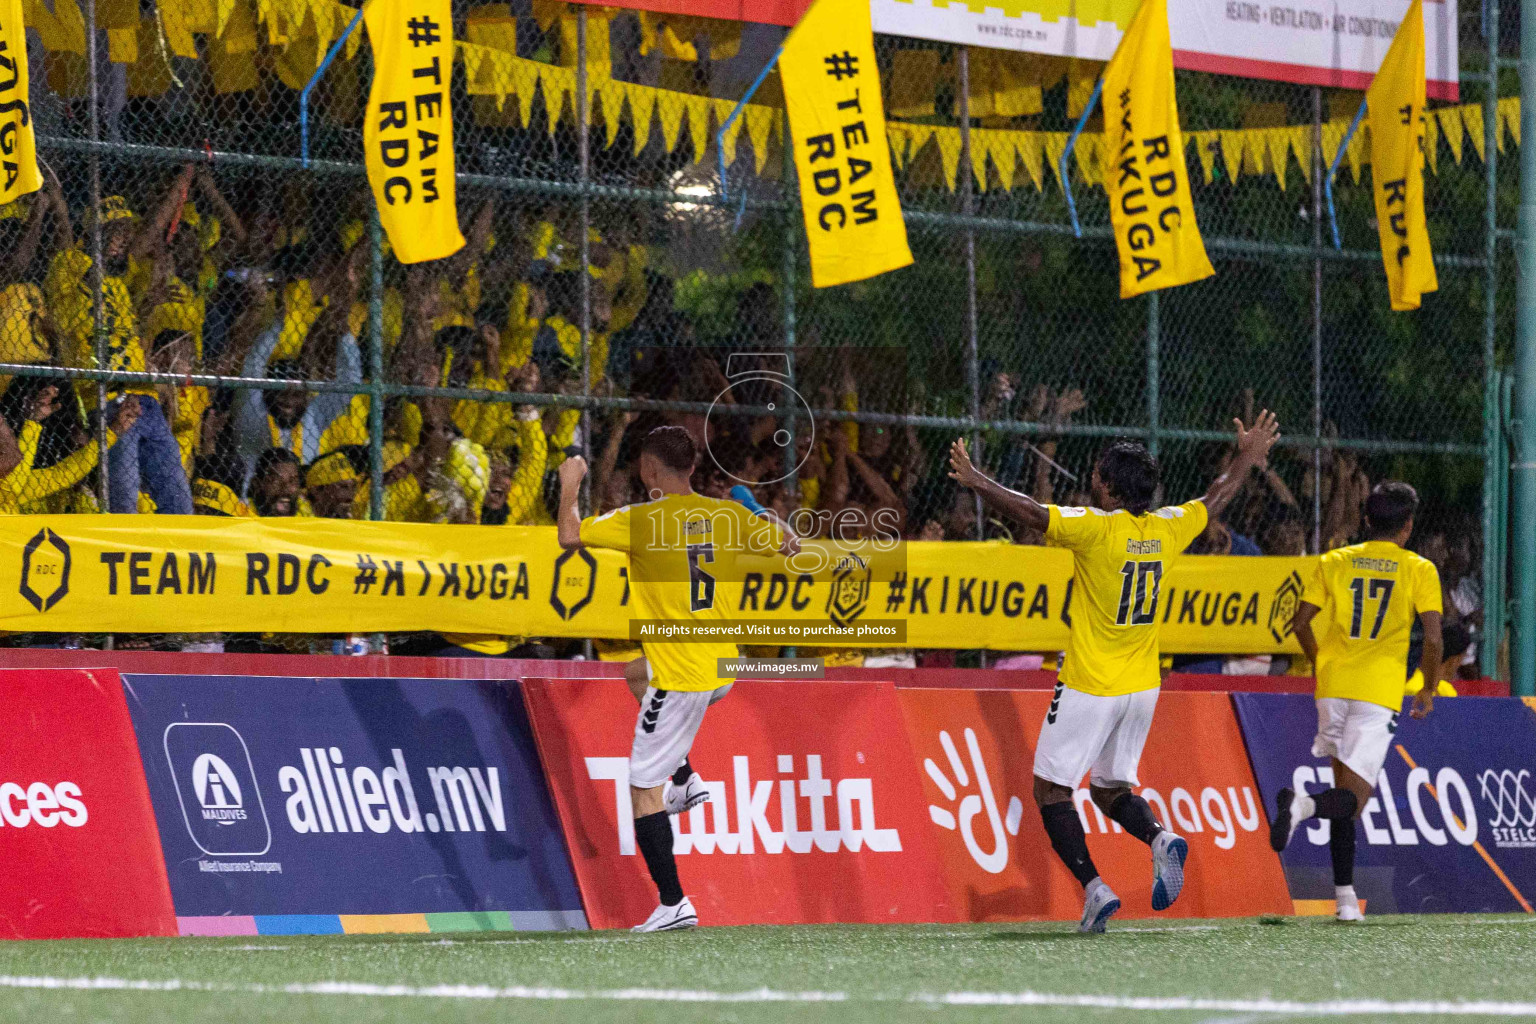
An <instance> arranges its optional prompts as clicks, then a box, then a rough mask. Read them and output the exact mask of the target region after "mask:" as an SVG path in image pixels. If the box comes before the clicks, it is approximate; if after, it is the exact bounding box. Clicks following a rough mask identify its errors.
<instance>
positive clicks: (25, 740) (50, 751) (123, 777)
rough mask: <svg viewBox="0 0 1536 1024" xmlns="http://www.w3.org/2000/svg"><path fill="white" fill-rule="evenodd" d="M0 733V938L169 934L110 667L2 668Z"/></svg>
mask: <svg viewBox="0 0 1536 1024" xmlns="http://www.w3.org/2000/svg"><path fill="white" fill-rule="evenodd" d="M0 736H4V737H5V739H4V747H3V750H0V864H3V865H4V870H5V882H4V884H3V885H0V938H9V939H56V938H70V937H110V936H133V935H175V934H177V928H176V913H175V911H174V910H173V909H172V907H171V888H170V883H169V882H168V881H167V879H166V873H165V861H164V860H163V859H162V857H161V853H160V833H159V830H158V829H157V828H156V827H155V815H154V811H153V809H152V807H151V806H150V801H149V787H148V786H147V785H146V783H145V780H144V770H143V767H142V766H141V764H140V761H139V746H138V742H137V741H136V740H135V739H134V733H133V724H132V722H131V721H130V720H129V717H128V705H127V702H126V701H125V700H124V699H123V684H122V681H121V680H120V679H119V678H118V674H117V672H116V671H114V670H111V669H85V670H46V669H44V670H21V671H6V672H0Z"/></svg>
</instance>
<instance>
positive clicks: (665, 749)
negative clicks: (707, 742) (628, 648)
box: [629, 683, 731, 789]
mask: <svg viewBox="0 0 1536 1024" xmlns="http://www.w3.org/2000/svg"><path fill="white" fill-rule="evenodd" d="M730 692H731V684H729V683H727V684H726V685H725V686H722V687H720V688H719V689H717V690H658V689H656V687H654V686H647V687H646V688H645V697H644V698H643V699H642V700H641V701H640V714H639V716H638V717H637V718H636V719H635V742H634V744H633V745H632V746H631V747H630V748H629V784H630V785H631V786H634V787H635V788H636V789H652V788H654V787H656V786H660V785H661V784H662V783H664V782H666V781H667V780H668V779H670V778H671V777H672V773H673V772H675V771H677V769H678V768H680V767H681V766H682V764H683V762H684V761H685V760H687V759H688V751H689V750H690V749H691V748H692V747H693V738H694V737H695V736H697V735H698V734H699V726H700V725H703V724H704V712H705V711H707V710H709V706H710V705H711V704H714V703H715V702H716V701H719V700H722V699H723V698H724V697H725V695H726V694H728V693H730Z"/></svg>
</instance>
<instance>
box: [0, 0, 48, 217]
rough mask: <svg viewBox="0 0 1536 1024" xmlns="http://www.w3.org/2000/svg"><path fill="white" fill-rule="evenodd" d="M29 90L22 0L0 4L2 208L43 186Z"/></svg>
mask: <svg viewBox="0 0 1536 1024" xmlns="http://www.w3.org/2000/svg"><path fill="white" fill-rule="evenodd" d="M28 89H29V85H28V82H27V30H26V26H24V25H23V24H22V20H21V0H0V205H3V204H5V203H9V202H12V201H14V200H15V199H16V198H17V197H18V196H24V195H27V194H28V193H30V192H36V191H37V190H38V189H39V188H42V185H43V176H42V174H40V173H39V172H38V169H37V143H36V140H35V139H34V137H33V134H32V108H31V107H30V106H29V105H28V97H29V96H30V95H31V94H30V92H29V91H28Z"/></svg>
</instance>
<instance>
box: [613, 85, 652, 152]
mask: <svg viewBox="0 0 1536 1024" xmlns="http://www.w3.org/2000/svg"><path fill="white" fill-rule="evenodd" d="M621 84H622V85H623V86H624V92H625V93H626V94H627V95H628V96H629V116H630V124H632V125H633V126H634V130H635V155H636V156H639V155H640V151H641V150H643V149H644V148H645V144H646V143H647V142H649V141H650V139H651V120H652V116H653V115H654V114H655V112H656V90H655V89H648V88H646V87H645V86H643V85H635V84H634V83H632V82H623V83H621Z"/></svg>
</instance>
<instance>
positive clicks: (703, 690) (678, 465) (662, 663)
mask: <svg viewBox="0 0 1536 1024" xmlns="http://www.w3.org/2000/svg"><path fill="white" fill-rule="evenodd" d="M697 463H698V447H697V446H696V445H695V443H694V440H693V437H692V436H691V435H690V434H689V433H688V432H687V431H686V430H684V429H683V428H682V427H673V426H666V427H657V428H656V429H655V430H653V431H651V432H650V433H649V434H648V435H646V438H645V440H644V442H643V443H642V444H641V447H640V479H641V482H642V483H643V484H644V485H645V489H646V492H647V494H649V495H650V497H651V500H650V501H646V502H641V503H639V504H636V505H626V506H625V507H623V508H620V509H616V510H614V511H612V512H609V513H607V514H605V515H600V516H593V517H591V518H588V519H581V518H580V513H579V512H578V511H577V506H578V499H579V497H580V492H581V480H582V477H583V476H585V475H586V470H587V465H586V461H585V460H584V459H582V458H581V457H580V456H573V457H571V458H568V459H566V461H565V462H564V463H562V464H561V466H560V514H559V517H558V519H557V524H556V525H557V527H558V531H559V537H560V545H561V547H564V548H574V547H579V546H581V545H587V546H589V547H595V548H608V549H611V550H614V551H622V552H624V553H625V554H626V555H628V556H629V582H630V591H631V595H632V598H631V607H632V608H633V613H632V615H633V617H634V618H636V619H642V620H652V621H658V620H659V621H666V622H675V623H680V624H681V623H698V622H722V623H723V622H726V621H728V620H729V619H730V617H731V616H730V612H731V602H730V600H729V599H728V598H729V595H728V593H727V590H726V588H727V587H728V586H729V585H730V581H733V580H738V579H740V573H738V572H736V571H735V569H734V567H733V564H732V563H733V562H734V560H735V559H736V558H737V557H739V556H741V555H748V554H750V555H768V554H773V553H774V552H781V553H783V554H789V555H792V554H794V553H796V552H797V551H799V542H798V540H797V539H796V538H795V536H794V534H792V533H790V532H788V531H786V530H783V529H781V528H780V527H779V526H778V525H776V524H775V523H773V522H771V521H769V520H766V519H762V518H759V517H758V516H755V515H753V514H752V513H751V512H750V511H748V510H747V509H746V508H744V507H743V506H742V505H741V504H739V503H737V502H734V501H722V500H718V499H715V498H707V497H704V496H703V495H700V494H695V493H694V491H693V486H692V484H691V482H690V481H691V478H692V476H693V471H694V468H695V466H696V465H697ZM641 646H642V647H643V648H644V650H645V657H644V658H641V659H638V661H637V662H634V663H631V664H632V667H634V668H636V669H637V670H639V671H640V672H643V673H644V678H643V679H642V680H640V681H641V682H643V683H644V684H645V689H644V691H643V692H639V691H637V696H639V698H640V714H639V717H638V719H637V720H636V722H635V738H634V743H633V745H632V746H631V748H630V754H629V789H630V800H631V803H632V804H633V808H634V817H635V844H636V845H637V846H639V847H640V853H641V854H642V856H644V858H645V864H646V867H647V868H648V869H649V871H650V873H651V879H652V881H654V882H655V883H656V888H657V891H658V893H659V894H660V896H661V904H660V905H659V906H658V907H657V908H656V910H655V912H653V913H652V914H651V916H650V917H649V918H648V919H647V920H646V921H645V923H643V924H641V925H638V926H637V927H636V928H635V931H641V932H652V931H671V930H675V929H679V928H692V927H694V926H695V925H697V924H698V915H697V913H696V912H695V911H694V908H693V903H692V901H690V900H689V899H688V897H687V896H685V895H683V890H682V885H681V883H680V882H679V881H678V877H677V862H676V861H675V860H674V858H673V855H672V821H671V818H670V816H669V815H668V813H667V811H668V807H667V794H666V787H667V785H668V784H669V783H672V784H673V785H674V786H678V787H684V788H685V789H686V791H687V793H695V794H696V796H697V800H695V802H702V801H703V800H706V799H707V791H706V790H705V789H704V787H703V782H702V780H700V779H699V778H698V776H697V775H696V774H695V773H694V771H693V768H692V766H691V765H690V764H689V763H688V752H689V750H690V748H691V747H692V746H693V739H694V737H695V736H696V735H698V731H699V726H700V725H702V724H703V721H704V713H705V711H707V710H708V709H709V707H710V705H712V704H714V703H716V702H717V701H719V700H721V699H722V698H724V697H725V695H726V694H727V693H729V692H730V689H731V685H732V683H733V682H735V680H734V679H732V678H729V677H721V675H720V659H722V658H735V657H737V656H738V655H739V654H740V653H741V652H740V649H739V648H738V647H737V646H736V645H735V644H734V643H712V642H707V641H706V642H678V641H674V642H658V641H651V640H643V641H642V644H641ZM679 806H680V807H683V806H691V804H689V803H688V802H687V799H684V800H683V801H682V802H681V803H680V805H679Z"/></svg>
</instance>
